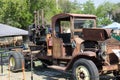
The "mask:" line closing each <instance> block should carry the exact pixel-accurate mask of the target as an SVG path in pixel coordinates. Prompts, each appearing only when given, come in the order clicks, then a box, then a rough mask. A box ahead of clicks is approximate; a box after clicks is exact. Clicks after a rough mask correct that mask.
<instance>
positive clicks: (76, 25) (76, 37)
mask: <svg viewBox="0 0 120 80" xmlns="http://www.w3.org/2000/svg"><path fill="white" fill-rule="evenodd" d="M96 18H97V17H96V16H95V15H87V14H71V13H61V14H57V15H55V16H53V17H52V27H48V28H45V27H44V26H37V25H36V24H34V26H33V27H32V28H31V29H30V31H31V32H30V33H31V34H30V35H29V37H30V40H31V42H33V44H31V45H29V48H30V51H28V52H27V51H24V50H23V51H22V52H15V51H14V52H13V53H11V55H10V57H9V62H10V67H11V69H12V70H16V69H19V68H21V65H22V64H21V59H23V60H24V61H25V64H27V63H28V62H29V61H30V59H31V58H30V56H31V54H32V55H33V60H40V61H41V62H42V63H43V65H44V66H47V67H50V68H54V69H58V70H62V71H70V72H71V73H72V74H73V76H74V77H75V79H76V80H99V79H100V77H99V76H100V75H103V74H107V73H113V74H114V75H115V76H116V75H119V74H120V42H119V41H117V40H116V39H114V38H112V37H111V34H112V30H111V29H100V28H96Z"/></svg>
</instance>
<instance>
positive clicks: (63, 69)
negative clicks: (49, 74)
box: [47, 65, 66, 71]
mask: <svg viewBox="0 0 120 80" xmlns="http://www.w3.org/2000/svg"><path fill="white" fill-rule="evenodd" d="M47 67H48V68H52V69H56V70H62V71H65V70H66V67H63V66H56V65H52V66H47Z"/></svg>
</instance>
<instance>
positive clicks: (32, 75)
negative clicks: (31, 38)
mask: <svg viewBox="0 0 120 80" xmlns="http://www.w3.org/2000/svg"><path fill="white" fill-rule="evenodd" d="M31 80H33V55H32V51H31Z"/></svg>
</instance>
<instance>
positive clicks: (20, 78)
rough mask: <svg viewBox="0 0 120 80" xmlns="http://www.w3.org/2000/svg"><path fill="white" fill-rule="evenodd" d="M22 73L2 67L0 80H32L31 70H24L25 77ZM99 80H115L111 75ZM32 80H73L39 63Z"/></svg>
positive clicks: (69, 75)
mask: <svg viewBox="0 0 120 80" xmlns="http://www.w3.org/2000/svg"><path fill="white" fill-rule="evenodd" d="M23 74H24V73H23V72H22V71H19V72H10V71H9V70H8V65H7V64H5V65H4V66H3V73H1V66H0V80H32V79H31V74H32V73H31V68H30V67H29V68H27V69H26V70H25V75H23ZM100 77H102V78H101V79H100V80H116V79H115V77H113V75H112V74H109V75H103V76H100ZM33 80H74V79H73V76H72V75H71V74H69V73H64V72H61V71H57V70H54V69H50V68H45V67H43V66H41V63H40V62H35V67H34V70H33Z"/></svg>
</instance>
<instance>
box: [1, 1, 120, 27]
mask: <svg viewBox="0 0 120 80" xmlns="http://www.w3.org/2000/svg"><path fill="white" fill-rule="evenodd" d="M119 4H120V3H118V4H113V3H110V2H105V3H104V4H101V5H99V6H98V7H97V8H96V7H95V6H94V3H93V1H92V0H88V1H87V2H86V3H83V4H80V3H78V2H77V0H74V1H73V2H71V1H70V0H0V14H1V15H0V23H4V24H8V25H11V26H15V27H19V28H22V29H27V27H28V26H29V25H30V24H32V23H33V19H34V11H37V10H40V11H41V10H43V11H44V17H45V23H46V24H50V23H51V17H52V16H53V15H55V14H58V13H80V14H94V15H96V16H97V17H98V19H97V25H98V26H99V25H107V24H110V23H111V22H112V19H113V20H114V21H117V22H120V18H119V17H120V16H119V15H120V10H119V8H120V6H119ZM40 13H41V12H40ZM112 16H113V18H112ZM118 18H119V19H118Z"/></svg>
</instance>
